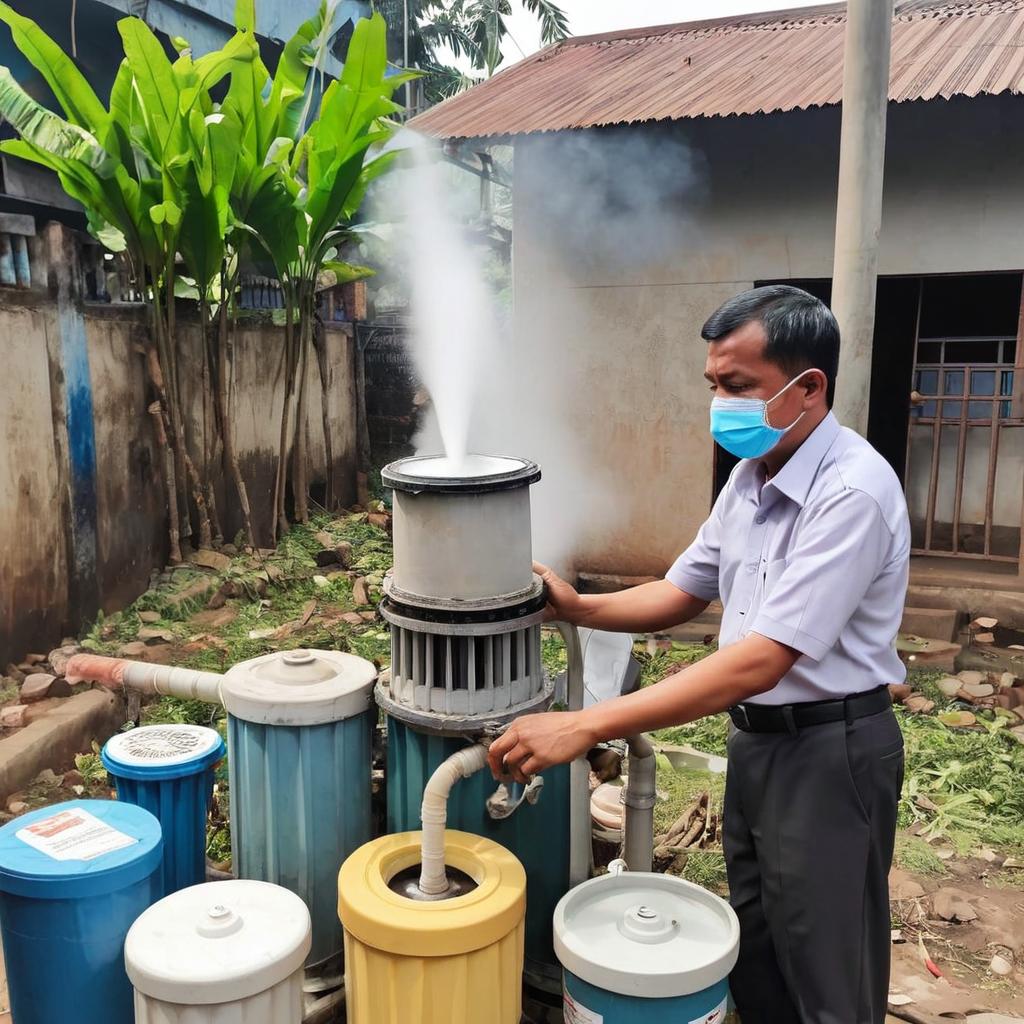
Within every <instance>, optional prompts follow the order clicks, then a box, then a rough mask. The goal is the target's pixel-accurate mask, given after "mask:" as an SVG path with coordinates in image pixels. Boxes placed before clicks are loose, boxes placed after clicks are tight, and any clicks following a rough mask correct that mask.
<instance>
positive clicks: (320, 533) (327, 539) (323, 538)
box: [313, 530, 335, 550]
mask: <svg viewBox="0 0 1024 1024" xmlns="http://www.w3.org/2000/svg"><path fill="white" fill-rule="evenodd" d="M313 540H315V541H316V542H317V544H319V545H320V547H322V548H331V549H332V550H333V548H334V543H335V542H334V538H333V537H332V536H331V535H330V534H329V533H328V532H327V531H326V530H317V532H316V533H314V534H313Z"/></svg>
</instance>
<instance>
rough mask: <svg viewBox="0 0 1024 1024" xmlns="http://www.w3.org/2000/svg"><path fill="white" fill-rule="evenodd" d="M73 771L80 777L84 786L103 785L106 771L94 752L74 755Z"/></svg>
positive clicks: (105, 779)
mask: <svg viewBox="0 0 1024 1024" xmlns="http://www.w3.org/2000/svg"><path fill="white" fill-rule="evenodd" d="M75 770H76V771H77V772H78V774H79V775H81V776H82V781H83V782H84V783H85V784H86V786H100V785H105V784H106V781H107V769H106V768H105V767H104V766H103V762H102V761H101V760H100V755H99V754H97V753H96V752H95V751H93V752H91V753H88V754H75Z"/></svg>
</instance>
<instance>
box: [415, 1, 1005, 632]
mask: <svg viewBox="0 0 1024 1024" xmlns="http://www.w3.org/2000/svg"><path fill="white" fill-rule="evenodd" d="M844 25H845V7H844V5H842V4H833V5H828V6H822V7H813V8H803V9H800V10H792V11H780V12H776V13H769V14H757V15H748V16H742V17H732V18H722V19H716V20H713V21H704V22H698V23H689V24H679V25H666V26H663V27H659V28H640V29H632V30H628V31H622V32H616V33H608V34H605V35H599V36H589V37H583V38H575V39H569V40H567V41H566V42H563V43H559V44H556V45H554V46H551V47H548V48H547V49H545V50H542V51H541V52H539V53H537V54H535V55H534V56H532V57H530V58H529V59H526V60H524V61H522V62H521V63H519V64H517V65H515V66H513V67H512V68H510V69H508V70H506V71H503V72H501V73H499V74H498V75H496V76H495V77H494V78H492V79H490V80H489V81H487V82H485V83H483V84H481V85H478V86H476V87H475V88H473V89H471V90H469V91H468V92H466V93H463V94H461V95H459V96H457V97H455V98H453V99H451V100H449V101H447V102H446V103H443V104H441V105H440V106H437V107H435V108H433V109H432V110H430V111H427V112H426V113H425V114H422V115H421V116H419V117H418V118H416V119H415V120H414V122H413V126H414V127H415V128H417V129H418V130H419V131H421V132H423V133H426V134H427V135H430V136H433V137H436V138H439V139H443V140H446V147H447V151H448V152H449V153H451V154H457V152H458V151H459V150H460V149H462V148H465V149H466V150H467V151H468V150H470V149H471V148H473V147H476V148H482V146H483V145H485V144H487V143H494V142H503V143H510V144H512V145H513V146H514V162H515V170H514V230H513V274H514V297H515V318H516V329H517V344H533V345H534V346H535V352H536V357H537V359H538V361H539V362H540V361H543V360H546V359H549V358H551V357H552V354H556V353H562V354H563V355H564V356H565V357H566V359H567V361H568V364H569V365H571V367H572V372H571V386H567V387H566V388H565V391H564V395H563V396H562V401H563V402H564V405H565V410H566V416H565V426H566V429H567V430H569V431H571V432H573V433H575V434H576V436H577V438H578V439H580V440H581V443H583V444H584V445H585V449H586V453H587V454H586V458H588V459H589V460H591V464H592V465H593V466H594V467H595V471H596V472H600V473H601V474H603V475H604V476H605V478H606V479H607V481H608V483H609V487H610V489H611V492H612V493H613V494H614V501H615V504H616V507H617V509H618V511H619V515H618V516H617V518H616V520H615V521H614V522H609V523H605V524H602V525H601V526H600V527H599V528H598V529H596V530H595V531H593V532H592V533H591V534H590V535H589V536H588V537H587V539H586V541H585V543H583V544H582V545H581V546H580V548H579V549H578V550H577V552H576V564H577V566H578V567H579V568H581V569H584V570H591V571H594V572H598V573H615V574H621V575H631V576H638V575H657V574H660V573H662V572H663V571H664V570H665V568H666V566H667V565H668V564H669V563H670V562H671V560H672V559H673V558H674V557H675V555H676V554H677V553H678V552H679V551H680V550H681V549H682V548H683V547H685V545H686V544H687V543H688V542H689V540H690V538H691V537H692V536H693V534H694V531H695V530H696V528H697V527H698V526H699V524H700V523H701V521H702V520H703V519H704V517H705V516H706V515H707V512H708V509H709V507H710V505H711V503H712V501H713V498H714V496H715V493H716V490H717V489H718V488H720V487H721V486H722V484H723V482H724V479H725V476H726V474H727V472H728V469H729V461H728V458H727V457H726V456H724V453H722V452H720V451H718V452H716V449H715V447H714V446H713V444H712V442H711V441H710V439H709V437H708V430H707V415H708V414H707V407H708V401H709V396H708V394H707V390H706V387H707V385H706V383H705V381H704V380H703V379H702V371H703V363H704V357H705V352H704V345H703V343H702V342H701V340H700V326H701V324H702V322H703V320H704V319H705V318H706V317H707V316H708V315H709V314H710V313H711V312H712V311H713V310H714V309H715V308H716V306H717V305H718V304H719V303H720V302H721V301H722V300H724V299H725V298H727V297H729V296H730V295H732V294H734V293H736V292H738V291H740V290H742V289H745V288H749V287H751V286H753V285H756V284H760V283H766V282H777V281H786V282H792V283H795V284H798V285H800V286H802V287H805V288H807V289H808V290H810V291H812V292H815V293H816V294H818V295H820V296H821V297H823V298H825V299H826V300H827V299H828V297H829V294H830V276H831V273H832V252H833V235H834V226H835V215H836V185H837V178H838V161H839V136H840V114H841V111H840V101H841V94H842V60H843V40H844ZM1022 44H1024V0H975V2H961V0H957V2H952V0H899V2H897V3H896V11H895V21H894V25H893V38H892V64H891V76H890V91H889V95H890V104H889V113H888V136H887V153H886V166H885V194H884V206H883V217H882V231H881V239H880V256H879V274H880V280H879V287H878V302H877V312H876V321H875V337H874V348H873V357H872V373H871V392H870V423H869V427H868V436H869V439H870V440H871V441H872V442H873V443H874V444H875V445H876V446H877V447H878V448H879V450H880V451H882V452H883V453H884V455H885V457H886V458H887V459H888V460H889V462H890V463H891V464H892V466H893V468H894V469H895V470H896V472H897V473H898V474H899V476H900V479H901V480H902V481H903V483H904V485H905V488H906V492H907V498H908V503H909V506H910V511H911V517H912V521H913V546H914V551H915V554H916V555H917V556H918V558H917V560H916V561H915V568H914V572H915V582H916V583H917V584H919V585H922V586H923V585H924V584H927V585H928V587H927V588H926V589H930V590H932V591H934V593H933V594H932V595H931V597H932V598H941V596H942V593H943V592H944V593H946V594H948V593H949V592H950V591H949V590H948V588H950V587H960V588H965V589H963V590H962V592H961V593H962V600H961V603H962V604H963V605H964V606H965V607H971V602H975V603H974V605H973V607H974V608H975V610H981V609H982V608H984V607H988V608H991V607H992V604H991V601H992V600H993V598H992V592H993V590H1004V591H1006V592H1007V594H1008V595H1009V596H1007V597H1006V601H1007V602H1008V605H1007V606H1008V607H1012V608H1015V609H1016V612H1017V613H1022V612H1024V601H1022V600H1021V595H1020V592H1019V591H1020V590H1021V589H1022V588H1024V575H1022V574H1024V556H1022V548H1021V520H1022V513H1024V508H1022V482H1024V339H1022V337H1021V323H1022V319H1021V303H1022V287H1021V286H1022V269H1024V187H1022V182H1024V130H1022V129H1024V98H1022V97H1021V91H1022V89H1024V45H1022ZM842 387H843V381H842V379H841V378H840V380H839V382H838V388H839V389H840V391H841V389H842ZM540 457H541V458H543V453H540ZM942 588H947V589H946V590H945V591H942ZM972 588H973V589H972ZM986 601H988V602H989V603H988V604H987V605H986V604H985V602H986ZM993 614H995V613H993Z"/></svg>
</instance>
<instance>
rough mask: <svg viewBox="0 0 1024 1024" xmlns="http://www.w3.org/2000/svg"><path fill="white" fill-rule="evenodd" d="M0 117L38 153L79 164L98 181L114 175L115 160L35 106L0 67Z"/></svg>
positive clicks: (78, 129) (78, 130) (90, 139)
mask: <svg viewBox="0 0 1024 1024" xmlns="http://www.w3.org/2000/svg"><path fill="white" fill-rule="evenodd" d="M0 114H2V115H3V116H4V117H5V118H6V119H7V120H8V121H10V122H11V124H12V125H13V126H14V127H15V128H16V129H17V130H18V133H19V134H20V135H21V137H22V138H23V139H25V140H26V141H27V142H31V143H32V145H34V146H36V147H38V148H39V149H42V150H45V151H46V152H48V153H53V154H54V155H55V156H59V157H63V158H64V159H66V160H77V161H80V162H81V163H83V164H85V166H86V167H88V168H90V170H92V171H95V172H96V174H98V175H100V176H101V177H108V176H110V175H111V174H113V171H114V165H115V160H114V158H113V157H112V156H111V155H110V154H109V153H108V152H107V151H106V150H105V149H104V148H103V147H102V146H101V145H100V144H99V141H98V140H97V139H96V137H95V136H94V135H92V134H91V133H90V132H87V131H86V130H85V129H84V128H82V127H80V126H79V125H77V124H72V123H71V122H70V121H65V120H64V118H62V117H59V116H58V115H57V114H54V113H53V112H52V111H49V110H47V109H46V107H44V106H42V105H40V104H39V103H36V101H35V100H34V99H32V97H31V96H29V94H28V93H27V92H25V90H24V89H22V88H21V86H20V85H18V83H17V82H16V81H15V80H14V76H13V75H12V74H11V72H10V69H9V68H5V67H0Z"/></svg>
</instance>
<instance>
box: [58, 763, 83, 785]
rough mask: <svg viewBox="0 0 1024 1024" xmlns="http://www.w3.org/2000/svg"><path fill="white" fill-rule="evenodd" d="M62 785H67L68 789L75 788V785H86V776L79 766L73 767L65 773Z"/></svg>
mask: <svg viewBox="0 0 1024 1024" xmlns="http://www.w3.org/2000/svg"><path fill="white" fill-rule="evenodd" d="M61 785H62V786H66V787H67V788H68V789H73V788H74V787H75V786H84V785H85V776H83V775H82V773H81V772H80V771H79V770H78V769H77V768H72V769H71V770H70V771H66V772H65V773H64V778H63V779H62V780H61Z"/></svg>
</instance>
